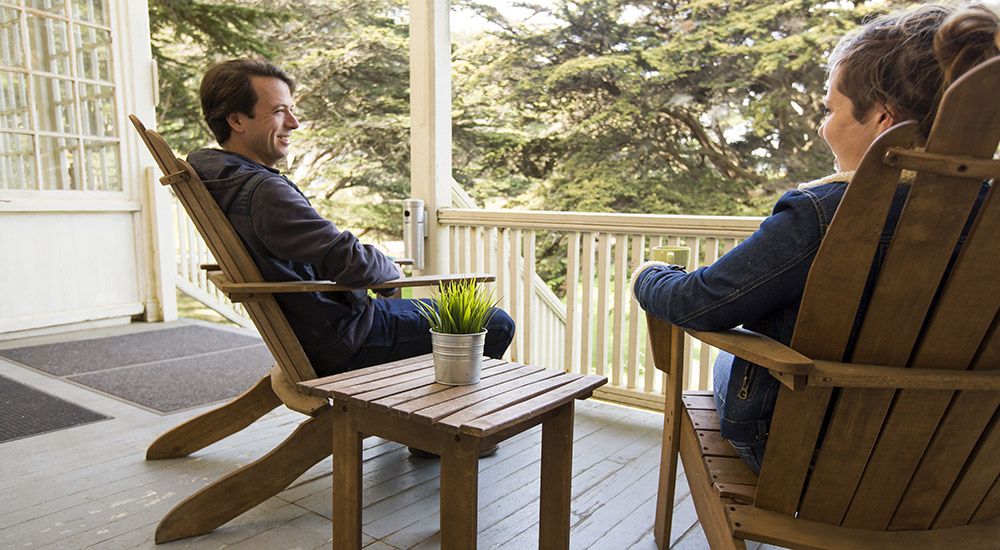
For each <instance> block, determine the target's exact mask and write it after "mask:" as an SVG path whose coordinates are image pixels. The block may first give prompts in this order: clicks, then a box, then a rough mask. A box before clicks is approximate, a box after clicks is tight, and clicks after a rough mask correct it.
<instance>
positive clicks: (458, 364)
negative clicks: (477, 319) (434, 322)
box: [431, 330, 486, 386]
mask: <svg viewBox="0 0 1000 550" xmlns="http://www.w3.org/2000/svg"><path fill="white" fill-rule="evenodd" d="M485 344H486V330H483V331H482V332H477V333H475V334H444V333H440V332H434V331H433V330H432V331H431V351H433V352H434V380H435V381H436V382H437V383H439V384H448V385H449V386H466V385H469V384H476V383H478V382H479V374H480V372H481V371H482V369H483V346H484V345H485Z"/></svg>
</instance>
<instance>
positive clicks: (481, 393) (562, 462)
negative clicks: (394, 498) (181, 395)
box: [299, 355, 608, 550]
mask: <svg viewBox="0 0 1000 550" xmlns="http://www.w3.org/2000/svg"><path fill="white" fill-rule="evenodd" d="M607 381H608V380H607V378H605V377H603V376H584V375H580V374H570V373H565V372H561V371H555V370H548V369H543V368H541V367H534V366H530V365H522V364H519V363H509V362H505V361H501V360H494V359H490V360H484V363H483V374H482V379H481V381H480V382H479V383H478V384H474V385H471V386H445V385H443V384H437V383H435V382H434V366H433V363H432V360H431V356H430V355H423V356H420V357H414V358H412V359H406V360H403V361H396V362H393V363H386V364H384V365H377V366H374V367H369V368H365V369H360V370H356V371H352V372H347V373H343V374H338V375H334V376H329V377H326V378H319V379H316V380H310V381H308V382H302V383H300V384H299V387H300V389H302V390H303V391H304V392H305V393H309V394H312V395H318V396H323V397H327V398H331V399H332V400H333V409H334V419H333V547H334V548H340V549H346V548H360V546H361V441H362V439H363V438H364V437H365V436H366V435H374V436H378V437H382V438H385V439H391V440H393V441H397V442H399V443H403V444H404V445H409V446H411V447H416V448H418V449H423V450H425V451H430V452H432V453H436V454H438V455H441V547H442V548H444V549H467V548H475V547H476V536H477V532H478V526H477V515H478V512H479V506H478V496H479V487H478V480H479V451H480V449H485V448H488V447H490V446H492V445H495V444H497V443H499V442H500V441H503V440H505V439H507V438H509V437H511V436H514V435H517V434H518V433H521V432H523V431H524V430H527V429H528V428H531V427H533V426H537V425H538V424H542V472H541V495H540V508H541V510H540V516H539V542H538V545H539V548H545V549H546V550H548V549H558V548H569V519H570V514H569V501H570V477H571V470H572V462H573V402H574V400H575V399H586V398H587V397H590V395H591V393H593V391H594V389H595V388H597V387H599V386H601V385H603V384H605V383H607Z"/></svg>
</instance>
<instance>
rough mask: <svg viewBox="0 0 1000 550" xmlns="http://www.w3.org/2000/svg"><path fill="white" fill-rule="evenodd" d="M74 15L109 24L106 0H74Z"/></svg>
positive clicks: (93, 21)
mask: <svg viewBox="0 0 1000 550" xmlns="http://www.w3.org/2000/svg"><path fill="white" fill-rule="evenodd" d="M73 17H75V18H77V19H80V20H82V21H88V22H90V23H97V24H98V25H107V24H108V3H107V1H106V0H73Z"/></svg>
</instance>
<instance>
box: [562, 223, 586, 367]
mask: <svg viewBox="0 0 1000 550" xmlns="http://www.w3.org/2000/svg"><path fill="white" fill-rule="evenodd" d="M588 235H589V234H588ZM568 241H569V243H568V248H567V252H566V254H567V256H568V258H567V259H566V334H565V337H564V338H563V341H564V342H565V345H564V346H563V370H565V371H566V372H573V371H574V370H575V369H574V367H575V366H576V361H575V355H576V350H577V347H576V324H577V323H576V310H577V303H576V302H577V289H576V285H577V282H578V281H577V278H578V275H577V274H578V273H579V264H580V233H579V232H577V231H574V232H572V233H570V234H569V239H568Z"/></svg>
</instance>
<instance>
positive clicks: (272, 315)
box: [129, 115, 316, 382]
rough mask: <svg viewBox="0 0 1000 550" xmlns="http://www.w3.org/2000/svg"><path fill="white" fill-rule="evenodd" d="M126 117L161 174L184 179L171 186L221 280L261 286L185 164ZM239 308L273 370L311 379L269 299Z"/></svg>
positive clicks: (253, 266)
mask: <svg viewBox="0 0 1000 550" xmlns="http://www.w3.org/2000/svg"><path fill="white" fill-rule="evenodd" d="M129 118H130V119H131V120H132V123H133V125H135V127H136V130H137V131H138V132H139V135H140V136H141V137H142V140H143V142H144V143H145V144H146V147H147V148H149V151H150V153H152V155H153V158H154V159H155V160H156V163H157V164H158V165H159V167H160V169H161V170H163V172H164V175H171V174H178V173H186V174H187V177H185V178H174V179H173V180H172V181H171V183H170V185H171V187H173V189H174V193H175V195H176V196H177V198H178V200H179V201H180V203H181V205H182V206H183V207H184V210H185V211H187V213H188V216H189V217H190V218H191V221H192V222H193V223H194V224H195V227H196V228H197V229H198V232H199V233H200V234H201V236H202V238H203V239H205V243H206V244H207V245H208V248H209V250H210V251H211V252H212V255H213V256H214V257H215V260H216V262H218V264H219V267H220V268H221V269H222V272H223V273H224V274H225V276H226V278H227V279H229V280H230V281H232V282H236V283H250V282H261V281H263V278H262V277H261V275H260V271H259V270H258V269H257V266H256V264H254V262H253V259H252V258H251V257H250V254H249V253H248V252H247V250H246V247H245V246H244V245H243V241H242V240H241V239H240V238H239V235H237V234H236V231H235V230H234V229H233V227H232V225H231V224H230V223H229V220H228V218H226V215H225V213H224V212H223V211H222V209H221V208H220V207H219V205H218V203H216V202H215V199H214V198H213V197H212V195H211V193H209V191H208V189H207V188H206V187H205V184H204V183H203V182H202V181H201V178H200V177H199V176H198V173H197V172H195V170H194V169H193V168H192V167H191V166H190V165H189V164H188V163H187V162H184V161H183V160H181V159H178V158H177V157H175V156H174V153H173V151H172V150H171V149H170V147H169V146H168V145H167V143H166V141H164V140H163V138H162V137H161V136H160V135H159V134H157V133H156V132H155V131H153V130H148V129H146V128H145V126H143V124H142V122H141V121H140V120H139V119H138V118H137V117H135V116H134V115H132V116H130V117H129ZM244 307H245V308H246V310H247V313H249V315H250V319H251V320H252V321H253V322H254V325H255V326H256V327H257V330H258V332H259V333H260V335H261V337H262V338H263V339H264V342H265V343H266V344H267V347H268V349H269V350H270V351H271V354H272V355H273V356H274V359H275V361H276V362H277V363H278V366H279V367H280V368H281V369H282V371H284V373H285V375H286V376H288V378H289V379H290V380H291V381H292V382H301V381H303V380H311V379H313V378H316V372H315V371H314V370H313V367H312V364H311V363H310V362H309V359H308V357H307V356H306V354H305V351H304V350H303V349H302V346H301V344H300V343H299V341H298V338H297V337H296V336H295V333H294V332H293V331H292V328H291V326H290V325H289V324H288V320H287V319H286V317H285V315H284V312H282V311H281V308H280V307H279V306H278V303H277V301H276V300H275V299H274V298H273V297H272V296H264V297H262V298H261V299H259V300H257V301H253V302H246V303H244Z"/></svg>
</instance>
